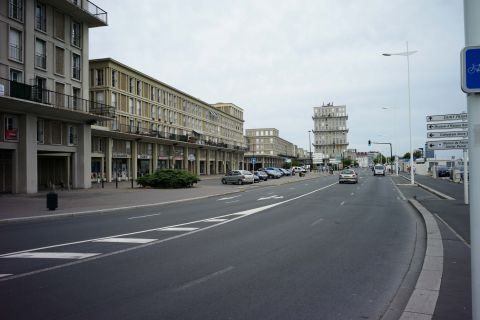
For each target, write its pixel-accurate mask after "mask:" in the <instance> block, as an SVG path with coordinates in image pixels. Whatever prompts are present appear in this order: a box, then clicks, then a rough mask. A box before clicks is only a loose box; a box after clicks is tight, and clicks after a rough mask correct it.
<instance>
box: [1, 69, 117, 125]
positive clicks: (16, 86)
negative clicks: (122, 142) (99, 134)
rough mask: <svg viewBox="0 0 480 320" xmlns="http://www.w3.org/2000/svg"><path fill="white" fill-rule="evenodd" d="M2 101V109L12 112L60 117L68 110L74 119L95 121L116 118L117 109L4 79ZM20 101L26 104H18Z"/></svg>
mask: <svg viewBox="0 0 480 320" xmlns="http://www.w3.org/2000/svg"><path fill="white" fill-rule="evenodd" d="M5 97H9V98H15V99H10V100H3V99H6V98H5ZM0 99H2V100H1V102H2V107H3V106H6V107H9V108H10V109H11V110H12V111H17V110H18V111H22V112H32V111H35V112H38V113H39V114H42V113H43V114H48V115H52V114H57V115H58V112H59V110H66V111H69V112H75V114H74V115H72V117H73V119H77V120H81V119H82V118H85V119H94V120H95V121H105V120H109V119H111V118H113V117H114V116H115V108H113V107H111V106H107V105H104V104H101V103H97V102H94V101H89V100H85V99H82V98H80V97H76V96H70V95H66V94H63V93H60V92H54V91H50V90H47V89H44V88H42V87H39V86H31V85H28V84H25V83H22V82H16V81H11V80H7V79H4V78H0ZM18 101H24V102H25V103H18ZM45 107H46V108H45ZM35 108H37V109H35ZM42 111H43V112H42ZM80 114H83V115H84V116H80ZM65 115H67V114H65ZM92 115H95V116H97V117H92Z"/></svg>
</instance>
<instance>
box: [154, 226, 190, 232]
mask: <svg viewBox="0 0 480 320" xmlns="http://www.w3.org/2000/svg"><path fill="white" fill-rule="evenodd" d="M198 229H199V228H189V227H167V228H160V229H158V231H180V232H184V231H194V230H198Z"/></svg>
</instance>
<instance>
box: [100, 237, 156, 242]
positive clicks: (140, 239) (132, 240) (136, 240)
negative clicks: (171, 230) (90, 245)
mask: <svg viewBox="0 0 480 320" xmlns="http://www.w3.org/2000/svg"><path fill="white" fill-rule="evenodd" d="M156 240H158V239H145V238H104V239H98V240H93V241H92V242H112V243H149V242H152V241H156Z"/></svg>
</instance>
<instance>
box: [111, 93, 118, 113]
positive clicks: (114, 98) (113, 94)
mask: <svg viewBox="0 0 480 320" xmlns="http://www.w3.org/2000/svg"><path fill="white" fill-rule="evenodd" d="M112 107H114V108H115V109H116V108H117V94H116V93H115V92H112Z"/></svg>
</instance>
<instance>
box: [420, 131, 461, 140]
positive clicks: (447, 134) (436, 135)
mask: <svg viewBox="0 0 480 320" xmlns="http://www.w3.org/2000/svg"><path fill="white" fill-rule="evenodd" d="M466 137H468V131H442V132H428V133H427V138H466Z"/></svg>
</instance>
